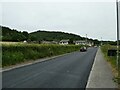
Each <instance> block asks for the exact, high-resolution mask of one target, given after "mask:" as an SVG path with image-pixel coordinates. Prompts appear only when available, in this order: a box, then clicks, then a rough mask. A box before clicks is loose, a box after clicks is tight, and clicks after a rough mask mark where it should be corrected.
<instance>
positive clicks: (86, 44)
mask: <svg viewBox="0 0 120 90" xmlns="http://www.w3.org/2000/svg"><path fill="white" fill-rule="evenodd" d="M86 47H87V34H86Z"/></svg>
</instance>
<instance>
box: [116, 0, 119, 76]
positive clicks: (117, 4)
mask: <svg viewBox="0 0 120 90" xmlns="http://www.w3.org/2000/svg"><path fill="white" fill-rule="evenodd" d="M116 10H117V69H118V72H119V2H118V0H116ZM118 75H119V74H118Z"/></svg>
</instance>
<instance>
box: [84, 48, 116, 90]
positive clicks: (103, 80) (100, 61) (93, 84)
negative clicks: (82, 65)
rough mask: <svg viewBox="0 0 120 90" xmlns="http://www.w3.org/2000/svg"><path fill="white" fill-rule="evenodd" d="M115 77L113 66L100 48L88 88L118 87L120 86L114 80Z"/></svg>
mask: <svg viewBox="0 0 120 90" xmlns="http://www.w3.org/2000/svg"><path fill="white" fill-rule="evenodd" d="M113 78H114V76H113V73H112V70H111V67H110V65H109V64H108V62H107V61H106V60H105V58H104V56H103V54H102V52H101V49H100V48H99V49H98V52H97V54H96V57H95V61H94V63H93V67H92V70H91V72H90V76H89V79H88V83H87V86H86V88H88V89H89V88H117V87H118V86H117V84H116V83H115V82H114V81H113Z"/></svg>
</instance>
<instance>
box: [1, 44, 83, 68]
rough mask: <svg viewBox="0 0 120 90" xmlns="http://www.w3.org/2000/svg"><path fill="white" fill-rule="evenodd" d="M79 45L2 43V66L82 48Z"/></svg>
mask: <svg viewBox="0 0 120 90" xmlns="http://www.w3.org/2000/svg"><path fill="white" fill-rule="evenodd" d="M80 47H81V46H79V45H47V44H2V67H5V66H10V65H15V64H18V63H21V62H26V61H30V60H36V59H40V58H44V57H51V56H55V55H60V54H65V53H69V52H73V51H77V50H79V49H80Z"/></svg>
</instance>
